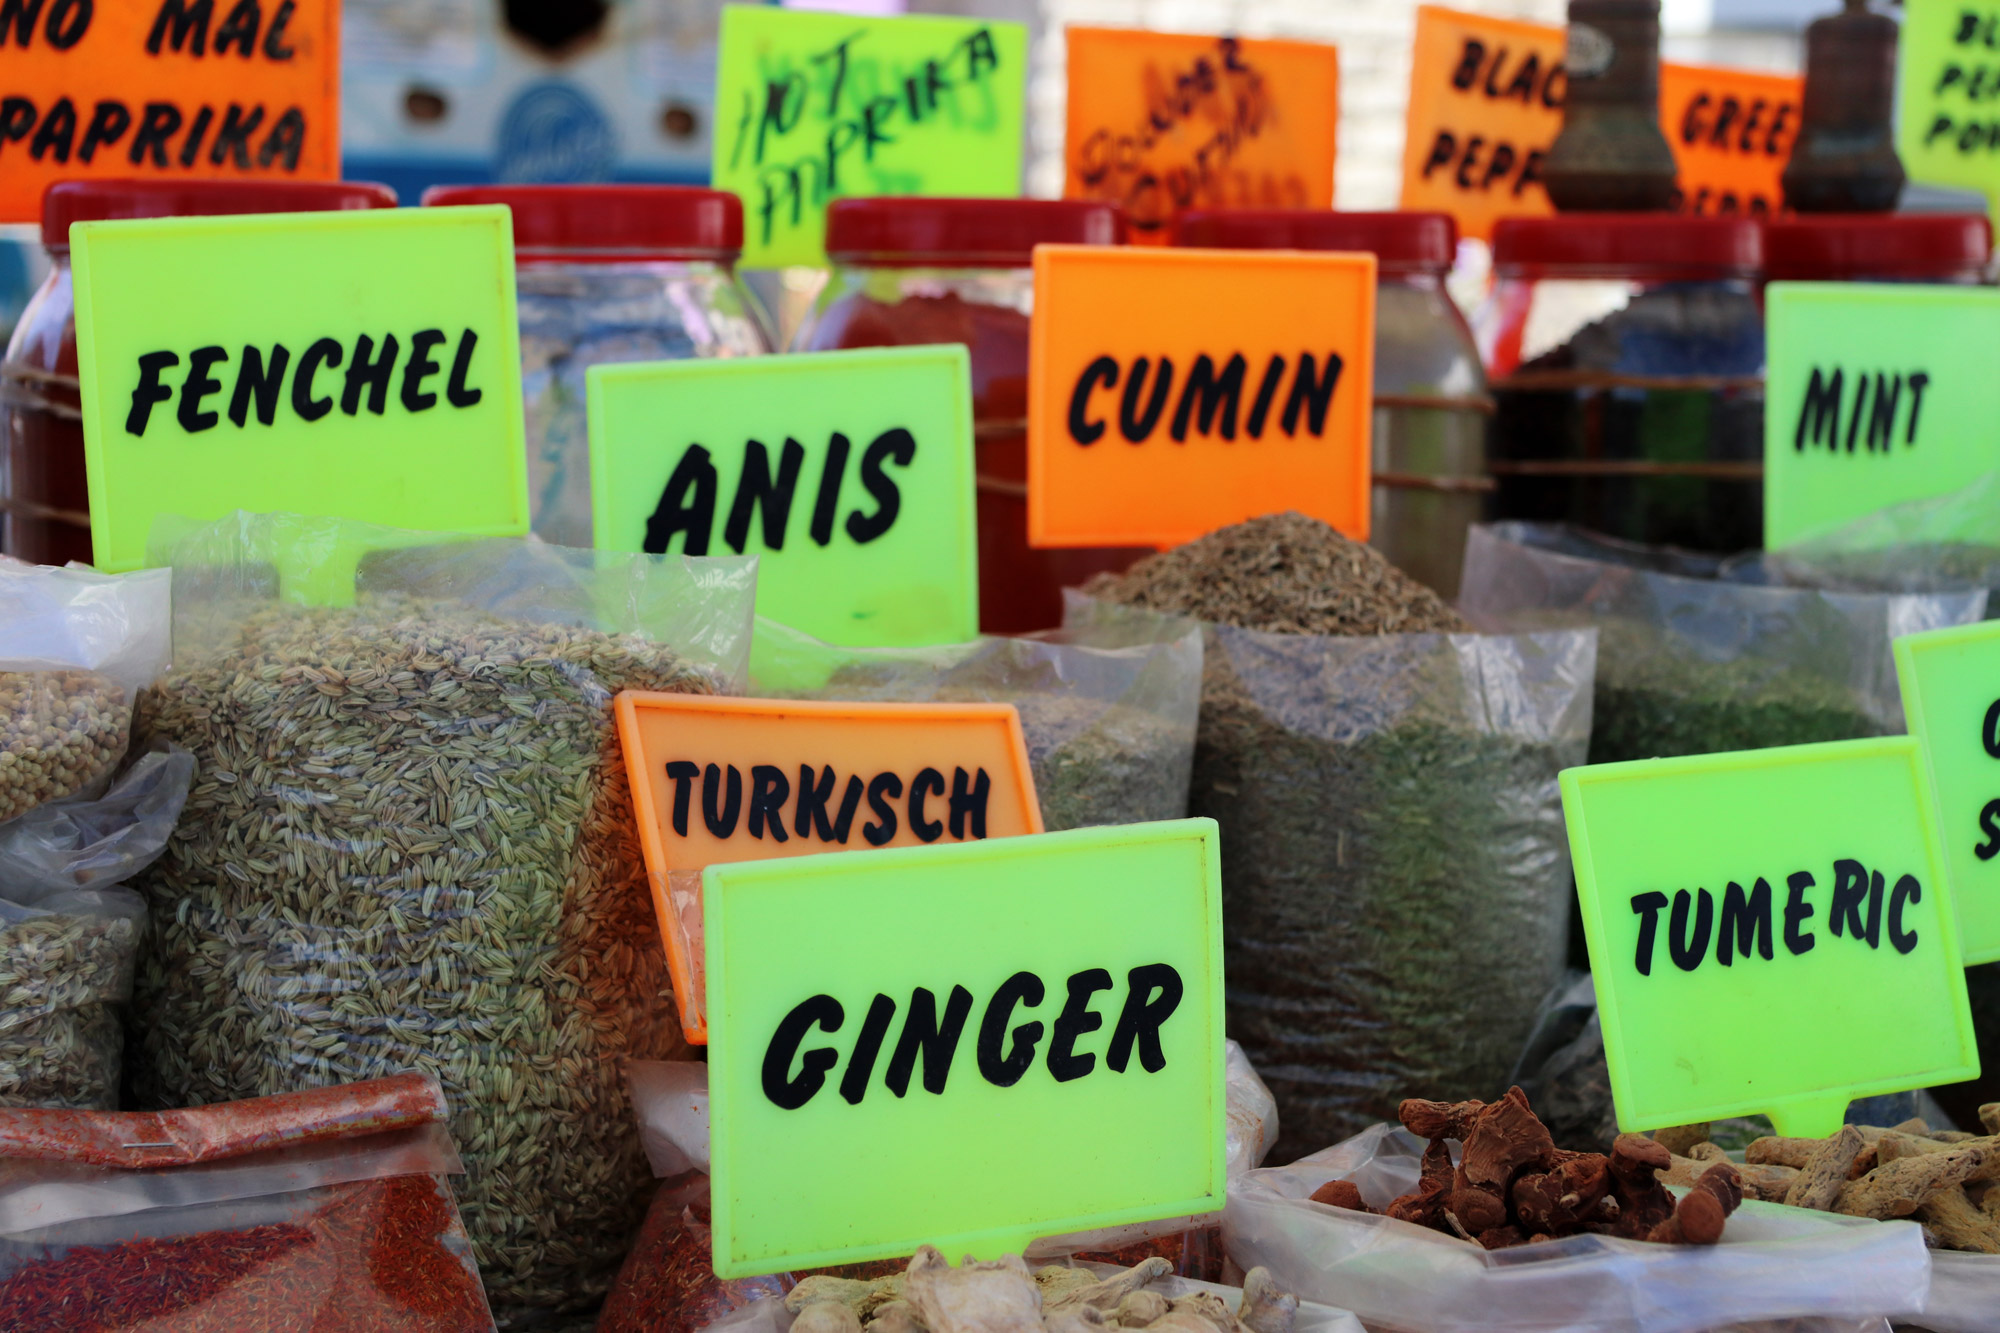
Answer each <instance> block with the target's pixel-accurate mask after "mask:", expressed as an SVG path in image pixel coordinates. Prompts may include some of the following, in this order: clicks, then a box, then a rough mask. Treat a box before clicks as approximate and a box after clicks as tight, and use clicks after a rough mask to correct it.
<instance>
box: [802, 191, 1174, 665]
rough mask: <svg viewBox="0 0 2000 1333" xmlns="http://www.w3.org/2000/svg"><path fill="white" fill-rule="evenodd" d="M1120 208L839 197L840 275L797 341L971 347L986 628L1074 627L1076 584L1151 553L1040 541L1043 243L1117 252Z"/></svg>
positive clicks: (834, 224) (832, 252)
mask: <svg viewBox="0 0 2000 1333" xmlns="http://www.w3.org/2000/svg"><path fill="white" fill-rule="evenodd" d="M1124 239H1125V223H1124V219H1123V217H1122V216H1121V215H1120V214H1119V212H1118V210H1117V208H1116V207H1114V206H1113V205H1111V204H1105V203H1097V202H1090V201H1085V200H1054V199H925V198H895V199H836V200H834V201H833V203H832V204H831V205H830V206H829V207H828V209H827V217H826V249H827V254H828V255H829V256H830V257H831V258H832V260H833V264H834V272H833V278H832V280H831V281H830V282H828V284H827V287H826V291H825V292H824V293H823V294H822V295H821V297H820V302H819V305H818V307H817V309H816V310H815V311H814V313H813V315H812V316H811V317H810V318H809V319H808V320H807V321H806V324H805V326H804V327H802V328H801V329H800V330H799V333H798V336H797V337H796V338H795V339H794V340H793V345H794V346H795V347H796V348H797V349H799V350H802V351H812V352H824V351H831V350H835V349H840V348H850V347H904V346H912V345H919V344H924V343H954V342H955V343H963V344H964V345H965V347H966V350H967V352H968V353H969V355H970V358H971V362H972V420H973V432H974V445H973V449H974V454H975V471H976V473H977V476H978V522H979V627H980V629H981V630H983V631H985V632H986V633H988V634H1019V633H1026V632H1028V631H1031V630H1040V629H1049V628H1052V627H1054V626H1056V625H1059V624H1061V623H1062V590H1063V589H1064V588H1065V587H1070V586H1074V585H1076V584H1079V583H1081V582H1083V581H1084V580H1085V579H1087V578H1089V577H1090V576H1091V575H1092V574H1096V573H1100V572H1103V571H1106V570H1111V571H1118V570H1122V569H1124V568H1125V567H1126V566H1128V565H1130V564H1131V563H1132V562H1133V561H1134V560H1137V559H1138V558H1139V557H1141V556H1143V555H1146V554H1148V553H1149V552H1148V551H1147V550H1145V549H1143V548H1122V547H1121V548H1064V549H1040V550H1038V549H1035V548H1033V547H1030V546H1029V545H1028V442H1027V441H1028V436H1027V416H1028V325H1029V320H1030V317H1031V315H1032V313H1033V310H1034V296H1035V279H1034V272H1033V270H1032V269H1031V268H1030V265H1031V263H1032V262H1033V258H1034V248H1035V246H1036V245H1038V244H1068V245H1116V244H1119V243H1120V242H1122V241H1123V240H1124Z"/></svg>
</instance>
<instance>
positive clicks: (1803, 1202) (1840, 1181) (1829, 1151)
mask: <svg viewBox="0 0 2000 1333" xmlns="http://www.w3.org/2000/svg"><path fill="white" fill-rule="evenodd" d="M1862 1146H1863V1145H1862V1142H1861V1131H1860V1129H1859V1128H1857V1127H1856V1126H1854V1125H1843V1126H1841V1129H1840V1132H1839V1133H1838V1134H1835V1135H1834V1136H1833V1137H1832V1138H1830V1139H1827V1140H1826V1141H1825V1142H1824V1143H1822V1144H1821V1145H1820V1147H1819V1149H1818V1151H1816V1152H1814V1153H1813V1155H1812V1156H1811V1157H1809V1158H1807V1159H1806V1164H1805V1165H1804V1166H1803V1167H1801V1168H1800V1169H1799V1178H1798V1179H1797V1180H1795V1181H1793V1182H1792V1187H1791V1189H1789V1190H1787V1191H1785V1202H1786V1203H1788V1204H1790V1205H1791V1206H1792V1207H1794V1208H1813V1209H1817V1210H1818V1211H1820V1212H1825V1211H1827V1210H1828V1209H1830V1208H1832V1207H1833V1205H1834V1204H1836V1203H1838V1202H1840V1192H1841V1191H1842V1190H1843V1189H1845V1188H1846V1187H1847V1182H1848V1179H1849V1172H1850V1169H1851V1168H1852V1167H1853V1166H1854V1159H1855V1158H1857V1157H1859V1156H1860V1155H1861V1149H1862Z"/></svg>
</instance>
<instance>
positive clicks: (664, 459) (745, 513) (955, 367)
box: [586, 343, 979, 647]
mask: <svg viewBox="0 0 2000 1333" xmlns="http://www.w3.org/2000/svg"><path fill="white" fill-rule="evenodd" d="M586 382H587V385H588V394H589V399H590V492H591V506H592V523H593V526H594V529H595V532H596V545H597V547H598V549H599V550H608V551H651V552H655V553H666V552H673V553H676V554H682V555H725V554H733V555H754V556H756V557H758V566H757V610H758V611H759V612H760V613H762V614H763V615H766V616H769V617H771V618H772V619H774V620H777V621H781V622H782V623H784V624H786V625H790V626H792V627H794V628H796V629H801V630H804V631H805V632H807V633H808V634H811V635H814V636H816V637H818V638H820V639H823V640H825V641H826V642H828V643H836V644H844V645H847V646H850V647H882V646H912V645H923V644H935V643H962V642H964V641H966V640H968V639H971V638H973V637H974V636H976V635H977V634H978V632H979V565H978V561H979V552H978V536H977V531H976V529H975V527H974V523H973V478H972V406H971V404H972V397H971V389H970V387H969V385H970V380H969V378H968V371H967V361H966V354H965V348H964V347H962V346H960V345H958V344H956V343H953V344H949V345H943V346H936V347H896V348H869V349H865V350H862V351H854V352H815V353H812V354H810V355H799V356H760V357H749V358H744V359H742V360H712V361H652V362H638V363H634V364H628V365H612V366H593V367H591V369H590V371H589V372H588V374H587V376H586Z"/></svg>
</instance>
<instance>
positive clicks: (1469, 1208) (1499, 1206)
mask: <svg viewBox="0 0 2000 1333" xmlns="http://www.w3.org/2000/svg"><path fill="white" fill-rule="evenodd" d="M1445 1208H1446V1209H1447V1210H1448V1211H1449V1212H1450V1213H1451V1216H1452V1218H1453V1219H1454V1221H1456V1223H1457V1225H1458V1228H1459V1230H1461V1231H1463V1232H1465V1233H1466V1234H1468V1235H1472V1236H1477V1235H1478V1234H1479V1233H1480V1232H1482V1231H1491V1230H1492V1229H1493V1228H1495V1227H1504V1226H1506V1225H1507V1201H1506V1200H1505V1199H1503V1198H1501V1197H1500V1196H1499V1195H1498V1194H1495V1193H1493V1192H1492V1191H1491V1190H1488V1189H1485V1188H1483V1187H1481V1186H1478V1185H1461V1186H1459V1187H1458V1188H1457V1189H1454V1190H1453V1191H1452V1192H1451V1193H1450V1194H1449V1195H1447V1196H1446V1197H1445Z"/></svg>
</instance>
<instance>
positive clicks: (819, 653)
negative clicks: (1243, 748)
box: [751, 608, 1201, 833]
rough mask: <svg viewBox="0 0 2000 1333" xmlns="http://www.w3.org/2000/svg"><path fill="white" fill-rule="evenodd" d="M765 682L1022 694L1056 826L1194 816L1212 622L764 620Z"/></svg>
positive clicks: (945, 694) (921, 699) (756, 665)
mask: <svg viewBox="0 0 2000 1333" xmlns="http://www.w3.org/2000/svg"><path fill="white" fill-rule="evenodd" d="M1120 610H1121V611H1122V608H1120ZM751 692H752V693H753V694H760V695H765V696H768V697H775V698H816V699H845V700H856V701H865V702H898V703H930V702H996V703H1011V704H1013V705H1014V706H1015V707H1016V708H1018V709H1019V710H1020V713H1021V730H1022V732H1023V734H1024V735H1025V737H1026V739H1027V743H1028V765H1029V767H1030V768H1031V769H1032V770H1033V772H1034V778H1035V794H1036V796H1038V797H1039V798H1040V800H1041V806H1042V824H1043V826H1044V827H1045V828H1047V829H1048V830H1049V831H1050V832H1052V833H1053V832H1056V831H1058V830H1060V829H1072V828H1084V827H1086V826H1090V825H1097V824H1138V823H1145V822H1148V821H1151V820H1158V819H1180V818H1182V817H1183V816H1185V815H1186V814H1187V791H1188V771H1189V765H1190V763H1191V761H1192V758H1193V753H1194V730H1195V715H1196V713H1197V711H1198V710H1199V707H1200V702H1201V633H1200V630H1199V628H1198V627H1197V626H1194V625H1191V624H1188V623H1186V622H1185V621H1181V620H1177V619H1174V618H1172V617H1167V616H1159V615H1151V614H1146V613H1137V614H1134V613H1131V612H1129V611H1126V612H1123V614H1118V615H1105V616H1100V617H1097V618H1096V619H1095V620H1094V621H1093V622H1092V623H1090V624H1087V625H1079V626H1074V627H1069V628H1065V629H1060V630H1050V631H1046V632H1043V633H1039V634H1029V635H1024V636H1022V637H1020V638H983V639H977V640H975V641H973V642H971V643H960V644H946V645H942V646H939V647H935V648H836V647H834V646H832V645H830V644H825V643H821V642H820V641H819V640H817V639H814V638H812V637H810V636H808V635H805V634H803V633H801V632H799V631H798V630H795V629H792V628H791V627H790V626H787V625H781V624H778V623H777V622H776V621H772V620H766V619H762V618H759V620H758V622H757V646H756V650H755V653H754V654H753V657H752V662H751Z"/></svg>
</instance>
